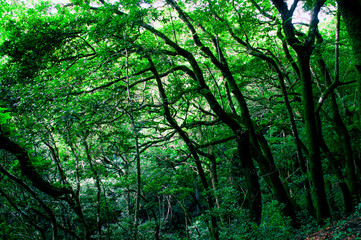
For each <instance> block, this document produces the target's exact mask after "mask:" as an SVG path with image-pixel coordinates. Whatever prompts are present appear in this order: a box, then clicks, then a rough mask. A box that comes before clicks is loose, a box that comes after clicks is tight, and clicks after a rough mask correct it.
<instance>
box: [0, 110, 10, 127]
mask: <svg viewBox="0 0 361 240" xmlns="http://www.w3.org/2000/svg"><path fill="white" fill-rule="evenodd" d="M6 110H7V108H1V107H0V125H2V124H5V123H7V122H8V121H9V120H10V119H11V116H10V113H9V112H6Z"/></svg>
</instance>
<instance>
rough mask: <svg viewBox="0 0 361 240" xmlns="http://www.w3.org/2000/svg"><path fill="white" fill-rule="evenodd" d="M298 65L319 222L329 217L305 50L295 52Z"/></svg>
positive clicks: (308, 56) (313, 189) (308, 57)
mask: <svg viewBox="0 0 361 240" xmlns="http://www.w3.org/2000/svg"><path fill="white" fill-rule="evenodd" d="M297 55H298V65H299V68H300V73H301V83H302V91H303V99H302V100H303V108H304V119H305V130H306V139H307V146H308V154H309V166H310V172H311V180H312V193H313V194H312V195H313V200H314V205H315V208H316V215H317V219H318V221H319V222H322V219H325V218H328V217H330V216H331V213H330V209H329V206H328V203H327V197H326V192H325V183H324V179H323V171H322V163H321V154H320V144H319V138H318V134H317V126H316V117H315V108H314V103H313V91H312V79H311V70H310V66H309V60H310V54H308V53H307V49H304V50H303V51H302V50H301V51H297Z"/></svg>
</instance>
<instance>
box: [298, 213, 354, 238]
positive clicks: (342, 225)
mask: <svg viewBox="0 0 361 240" xmlns="http://www.w3.org/2000/svg"><path fill="white" fill-rule="evenodd" d="M326 239H327V240H328V239H334V240H336V239H342V240H346V239H347V240H349V239H361V216H360V214H355V215H353V216H351V217H348V218H347V219H343V220H338V221H337V222H334V223H330V224H329V226H327V227H324V228H322V229H321V230H319V231H317V232H314V233H312V234H311V235H309V236H308V237H306V238H305V240H326Z"/></svg>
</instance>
